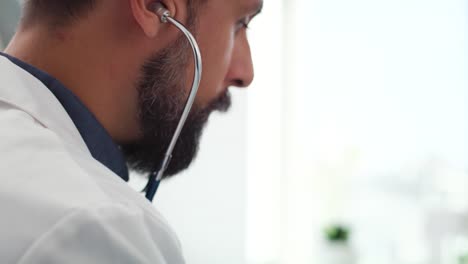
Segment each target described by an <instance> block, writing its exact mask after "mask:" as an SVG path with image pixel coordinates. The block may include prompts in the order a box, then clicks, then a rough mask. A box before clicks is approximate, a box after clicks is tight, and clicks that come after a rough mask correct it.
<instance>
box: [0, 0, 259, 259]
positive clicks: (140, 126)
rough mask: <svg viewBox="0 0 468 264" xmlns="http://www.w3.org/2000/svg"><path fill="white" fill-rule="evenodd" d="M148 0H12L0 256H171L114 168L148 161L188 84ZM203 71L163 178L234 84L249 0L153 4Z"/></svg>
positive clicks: (181, 55) (163, 229)
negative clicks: (183, 29)
mask: <svg viewBox="0 0 468 264" xmlns="http://www.w3.org/2000/svg"><path fill="white" fill-rule="evenodd" d="M157 1H158V0H67V1H63V0H25V1H24V6H23V16H22V19H21V22H20V25H19V28H18V31H17V32H16V34H15V36H14V37H13V39H12V41H11V42H10V43H9V45H8V47H7V48H6V50H5V52H4V53H2V54H1V55H0V153H1V155H2V157H1V159H0V160H1V161H0V171H1V172H2V173H1V174H0V175H1V176H0V177H1V180H2V184H1V185H0V208H1V210H2V217H1V218H0V234H1V235H0V243H1V247H0V262H1V263H184V259H183V256H182V253H181V248H180V245H179V243H178V241H177V239H176V237H175V235H174V234H173V232H172V230H171V229H170V228H169V226H168V224H167V223H166V222H165V220H164V219H163V218H162V216H161V215H160V214H159V213H158V212H157V211H156V210H154V208H153V207H152V206H151V204H150V203H149V202H147V201H146V200H145V199H144V198H143V197H142V196H141V195H140V194H138V193H136V192H134V191H133V190H131V189H130V188H129V187H128V186H127V185H126V184H125V181H126V180H128V168H127V164H128V165H129V167H130V168H133V169H135V170H137V171H139V172H141V173H151V172H153V171H154V170H155V168H158V166H159V165H160V163H161V160H162V157H163V155H164V151H165V150H166V148H167V144H169V141H170V138H171V137H172V133H173V131H174V130H175V127H176V125H177V122H178V119H179V117H180V113H181V112H182V109H183V107H184V104H185V100H186V98H187V96H188V93H189V88H190V86H191V82H192V79H191V76H193V71H194V69H193V66H192V64H193V60H192V58H191V50H190V48H189V46H188V44H187V42H186V40H185V39H184V37H183V36H182V35H181V34H180V32H179V31H178V30H177V29H176V28H175V27H173V26H171V25H169V24H164V23H161V22H160V18H159V17H158V16H157V15H156V14H155V12H154V11H155V10H152V8H151V7H152V6H154V4H155V2H157ZM161 3H162V4H163V5H164V6H165V7H167V9H168V10H169V11H170V13H171V15H172V16H173V17H174V18H176V19H177V20H179V21H181V22H182V23H184V24H186V25H187V26H188V28H189V29H190V30H191V31H192V32H194V33H195V34H194V35H195V36H196V38H197V40H198V42H199V45H200V49H201V52H202V57H203V60H204V61H203V62H204V64H203V66H204V74H203V78H202V82H201V86H200V90H199V94H198V96H197V99H196V102H195V105H194V108H193V109H192V112H191V114H190V117H189V119H188V122H187V124H186V126H185V127H184V130H183V132H182V135H181V138H180V140H179V142H178V143H177V146H176V148H175V150H174V153H173V154H174V155H173V156H174V157H173V161H172V162H171V163H170V166H169V167H168V169H167V172H166V174H165V177H169V176H172V175H175V174H177V173H178V172H180V171H181V170H183V169H185V168H187V167H188V166H189V164H190V163H191V161H192V160H193V158H194V156H195V154H196V152H197V147H198V140H199V137H200V135H201V131H202V128H203V126H204V124H205V123H206V121H207V120H208V116H209V114H210V113H211V112H212V111H214V110H220V111H226V110H227V109H228V108H229V105H230V97H229V93H228V87H230V86H238V87H246V86H248V85H249V84H250V83H251V82H252V79H253V67H252V61H251V56H250V49H249V44H248V40H247V36H246V30H247V26H248V24H249V22H250V20H251V19H252V18H253V17H254V16H255V15H256V14H258V13H259V12H260V9H261V6H262V2H261V1H259V0H162V1H161Z"/></svg>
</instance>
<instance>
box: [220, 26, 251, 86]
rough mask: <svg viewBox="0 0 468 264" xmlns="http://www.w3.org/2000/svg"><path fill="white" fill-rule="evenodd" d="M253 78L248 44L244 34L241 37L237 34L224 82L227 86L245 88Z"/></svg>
mask: <svg viewBox="0 0 468 264" xmlns="http://www.w3.org/2000/svg"><path fill="white" fill-rule="evenodd" d="M253 79H254V69H253V62H252V55H251V51H250V44H249V42H248V40H247V36H246V35H244V36H242V37H240V36H239V38H238V40H237V41H236V43H235V45H234V48H233V53H232V58H231V64H230V66H229V70H228V73H227V75H226V82H227V84H228V86H236V87H240V88H245V87H248V86H249V85H250V84H252V81H253Z"/></svg>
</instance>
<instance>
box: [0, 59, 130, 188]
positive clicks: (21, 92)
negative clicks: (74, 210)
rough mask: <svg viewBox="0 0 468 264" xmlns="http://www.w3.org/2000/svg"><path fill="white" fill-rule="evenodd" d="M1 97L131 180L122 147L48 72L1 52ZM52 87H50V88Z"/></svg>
mask: <svg viewBox="0 0 468 264" xmlns="http://www.w3.org/2000/svg"><path fill="white" fill-rule="evenodd" d="M0 77H1V78H0V83H3V85H1V86H0V88H2V89H0V101H5V102H7V103H9V104H11V105H14V106H16V107H17V108H19V109H22V110H24V111H25V112H27V113H28V114H30V115H32V116H33V117H34V118H35V119H36V120H38V121H39V122H40V123H42V124H43V125H44V126H45V127H48V128H49V129H51V130H53V131H54V132H56V133H57V134H59V136H60V137H62V138H63V139H64V140H66V141H72V142H70V143H72V144H73V145H76V146H79V147H80V149H81V150H83V151H86V152H87V153H89V154H91V155H92V156H93V157H94V158H95V159H96V160H98V161H99V162H101V163H102V164H103V165H104V166H106V167H107V168H109V169H110V170H112V171H113V172H114V173H115V174H117V175H118V176H119V177H121V178H122V179H123V180H125V181H128V168H127V166H126V163H125V159H124V156H123V154H122V152H121V150H120V148H119V147H118V146H117V145H116V144H115V143H114V142H113V140H112V138H111V137H110V135H109V134H108V133H107V131H106V130H105V129H104V128H103V127H102V125H101V124H100V123H99V122H98V121H97V119H96V118H95V117H94V115H93V114H92V113H91V112H90V111H89V110H88V109H87V108H86V107H85V106H84V105H83V104H82V103H81V101H80V100H79V99H78V98H77V97H76V96H75V95H73V93H72V92H71V91H70V90H68V89H67V88H66V87H65V86H63V85H62V84H61V83H60V82H59V81H58V80H56V79H54V78H53V77H51V76H50V75H48V74H46V73H45V72H42V71H40V70H39V69H37V68H34V67H33V66H31V65H29V64H26V63H24V62H22V61H20V60H18V59H16V58H14V57H11V56H8V55H6V54H2V53H0ZM47 88H48V89H47Z"/></svg>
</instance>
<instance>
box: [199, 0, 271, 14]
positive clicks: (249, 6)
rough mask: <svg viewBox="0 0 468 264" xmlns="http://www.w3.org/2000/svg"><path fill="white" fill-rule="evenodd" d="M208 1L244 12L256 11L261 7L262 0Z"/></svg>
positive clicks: (224, 7)
mask: <svg viewBox="0 0 468 264" xmlns="http://www.w3.org/2000/svg"><path fill="white" fill-rule="evenodd" d="M210 3H212V4H214V5H215V6H218V7H220V8H221V7H222V8H223V9H227V10H231V11H235V12H242V13H246V14H251V13H257V12H258V11H260V10H261V9H262V7H263V0H209V1H208V4H210Z"/></svg>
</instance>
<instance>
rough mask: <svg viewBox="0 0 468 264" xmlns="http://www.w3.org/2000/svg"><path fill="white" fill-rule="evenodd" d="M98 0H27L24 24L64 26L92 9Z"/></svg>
mask: <svg viewBox="0 0 468 264" xmlns="http://www.w3.org/2000/svg"><path fill="white" fill-rule="evenodd" d="M96 1H97V0H25V1H24V6H23V16H22V24H23V25H25V26H27V25H31V24H34V23H44V22H45V23H46V24H47V25H50V26H64V25H67V24H70V23H71V22H72V21H74V20H75V19H78V18H80V17H82V16H84V15H86V14H87V13H88V12H89V11H91V10H92V9H93V7H94V5H95V4H96Z"/></svg>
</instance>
